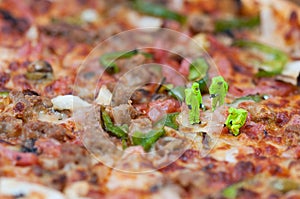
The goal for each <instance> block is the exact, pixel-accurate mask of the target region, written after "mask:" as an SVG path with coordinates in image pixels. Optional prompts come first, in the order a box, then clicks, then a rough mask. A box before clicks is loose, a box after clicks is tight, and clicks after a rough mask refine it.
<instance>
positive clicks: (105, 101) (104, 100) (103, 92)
mask: <svg viewBox="0 0 300 199" xmlns="http://www.w3.org/2000/svg"><path fill="white" fill-rule="evenodd" d="M111 99H112V93H111V92H110V90H108V88H107V87H106V86H102V87H101V88H100V91H99V94H98V96H97V98H96V100H95V102H96V103H97V104H100V105H105V106H106V105H110V103H111Z"/></svg>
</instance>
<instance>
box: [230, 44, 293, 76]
mask: <svg viewBox="0 0 300 199" xmlns="http://www.w3.org/2000/svg"><path fill="white" fill-rule="evenodd" d="M233 45H234V46H238V47H245V48H250V49H255V50H259V51H260V52H262V53H264V54H266V55H271V56H272V59H271V60H265V61H263V62H262V65H263V66H264V67H265V68H264V69H262V68H260V69H259V72H258V73H257V74H256V76H258V77H272V76H274V75H278V74H281V72H282V70H283V68H284V66H285V65H286V63H287V62H288V59H289V58H288V56H287V55H286V54H285V53H284V52H283V51H281V50H278V49H276V48H273V47H270V46H267V45H265V44H262V43H259V42H255V41H248V40H238V41H235V42H234V43H233Z"/></svg>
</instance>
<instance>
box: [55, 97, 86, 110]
mask: <svg viewBox="0 0 300 199" xmlns="http://www.w3.org/2000/svg"><path fill="white" fill-rule="evenodd" d="M51 102H52V104H53V108H54V109H55V110H75V109H78V108H83V107H89V106H91V104H89V103H88V102H86V101H84V100H82V99H81V98H80V97H78V96H74V95H61V96H57V97H55V98H53V99H52V100H51Z"/></svg>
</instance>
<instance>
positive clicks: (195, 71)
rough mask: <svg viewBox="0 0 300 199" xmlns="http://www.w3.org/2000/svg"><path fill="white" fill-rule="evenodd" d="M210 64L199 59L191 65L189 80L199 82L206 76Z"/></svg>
mask: <svg viewBox="0 0 300 199" xmlns="http://www.w3.org/2000/svg"><path fill="white" fill-rule="evenodd" d="M208 68H209V66H208V64H207V62H206V60H205V59H204V58H197V59H196V60H194V61H193V62H192V63H191V64H190V73H189V77H188V79H189V80H192V81H194V80H199V79H202V78H204V77H205V76H206V74H207V71H208Z"/></svg>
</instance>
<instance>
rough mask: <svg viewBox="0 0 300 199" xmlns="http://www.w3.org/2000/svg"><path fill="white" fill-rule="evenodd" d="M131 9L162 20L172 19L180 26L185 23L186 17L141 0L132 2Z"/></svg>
mask: <svg viewBox="0 0 300 199" xmlns="http://www.w3.org/2000/svg"><path fill="white" fill-rule="evenodd" d="M133 8H134V9H136V10H137V11H139V12H140V13H143V14H146V15H152V16H155V17H160V18H164V19H172V20H175V21H178V22H179V23H181V24H183V23H185V21H186V16H184V15H181V14H179V13H176V12H174V11H171V10H168V9H167V8H165V7H162V6H160V5H157V4H153V3H149V2H146V1H142V0H134V1H133Z"/></svg>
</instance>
